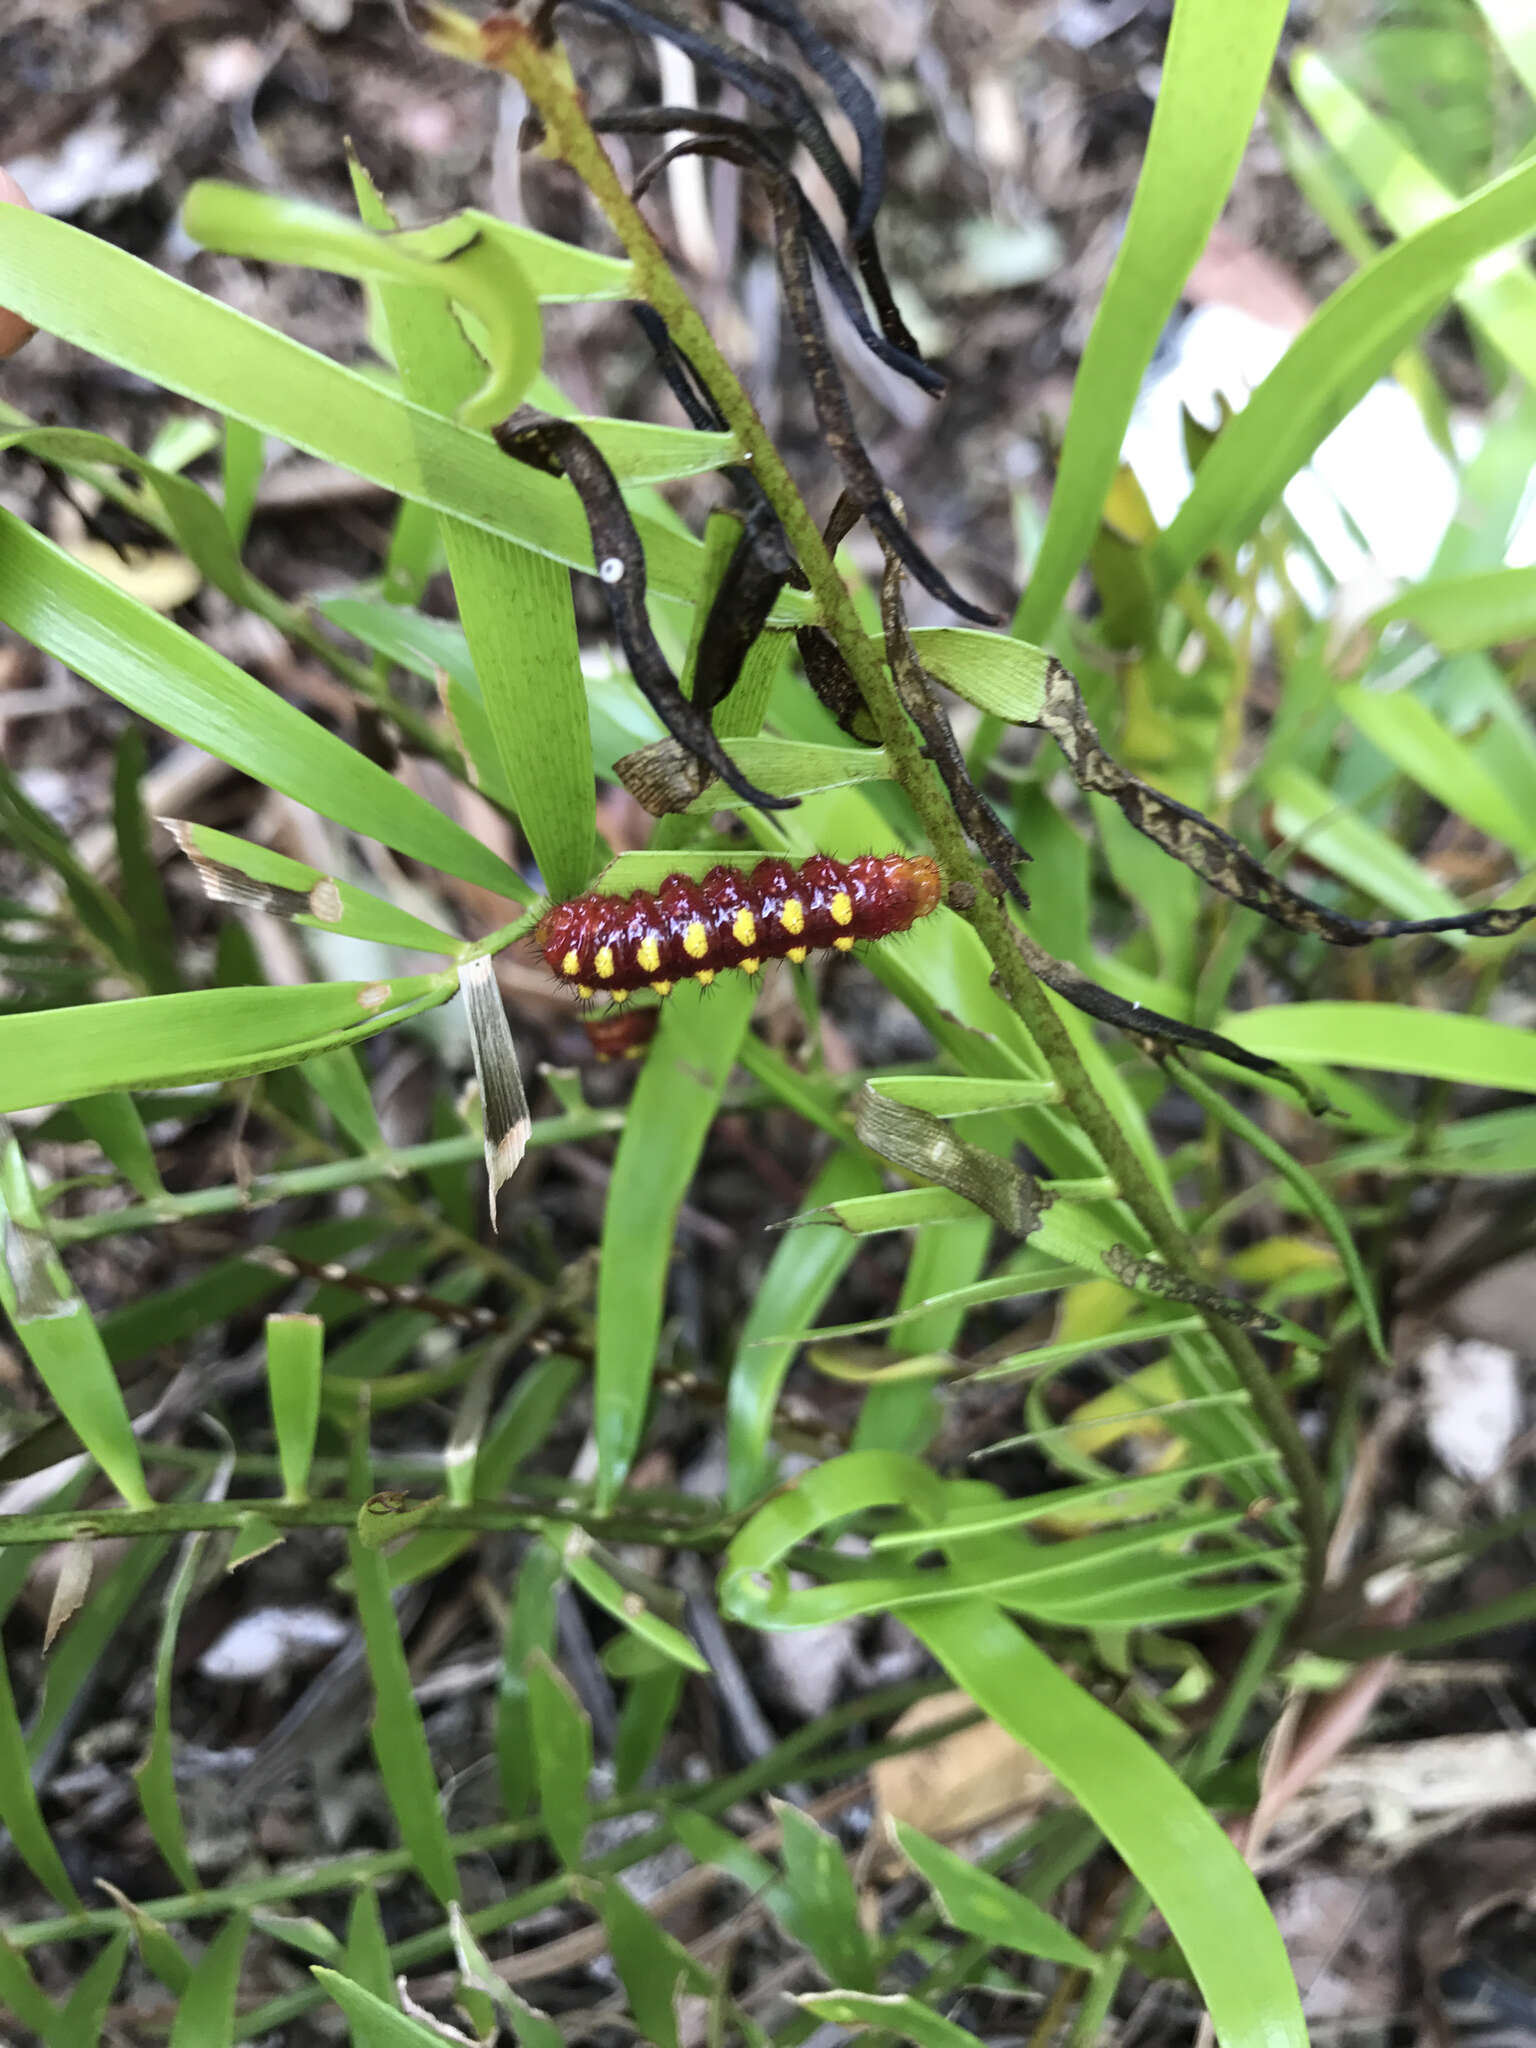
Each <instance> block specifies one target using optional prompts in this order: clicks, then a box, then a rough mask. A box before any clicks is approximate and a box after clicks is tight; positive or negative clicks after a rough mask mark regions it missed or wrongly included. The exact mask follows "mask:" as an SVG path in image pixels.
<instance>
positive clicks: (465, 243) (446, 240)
mask: <svg viewBox="0 0 1536 2048" xmlns="http://www.w3.org/2000/svg"><path fill="white" fill-rule="evenodd" d="M182 225H183V226H184V227H185V229H186V231H187V233H188V234H189V235H190V236H191V237H192V239H193V241H194V242H201V243H202V245H203V247H204V248H205V249H217V250H220V251H221V252H222V253H223V254H225V255H228V256H249V257H255V258H257V259H258V260H260V261H262V262H276V263H297V264H302V265H303V266H304V267H305V268H306V269H309V270H330V271H335V272H337V273H338V274H339V275H340V276H342V277H355V278H359V279H367V280H370V281H372V282H374V283H376V284H378V285H379V286H380V288H381V293H380V295H381V297H382V296H384V295H386V294H387V293H388V292H389V290H390V288H391V286H394V287H405V288H407V289H410V290H414V291H417V292H420V291H421V289H422V287H423V286H426V287H428V288H429V289H431V290H432V291H434V292H435V293H436V294H438V295H440V304H441V306H442V308H443V309H444V310H446V307H447V304H448V302H449V301H454V302H456V303H457V304H459V305H461V306H463V307H464V308H465V309H466V310H467V311H469V312H470V313H472V314H473V315H474V316H475V318H476V320H477V322H478V324H479V328H480V330H481V332H482V334H483V336H484V339H485V354H486V358H487V361H488V363H489V366H490V369H489V374H488V375H486V376H484V377H483V378H477V380H476V382H477V383H478V384H479V389H478V390H476V389H471V390H470V391H468V392H466V393H464V394H462V396H461V400H460V403H459V407H458V411H459V417H460V418H461V420H462V421H463V423H464V424H465V425H466V426H488V425H490V424H491V423H492V422H493V421H496V420H501V419H505V418H506V416H507V414H508V413H509V412H512V411H515V409H516V408H517V406H518V405H519V404H520V403H521V402H522V400H523V398H524V396H525V395H526V393H527V390H528V386H529V385H530V384H531V383H532V381H533V377H534V373H535V371H536V370H537V369H538V367H539V357H540V354H541V353H542V350H543V343H544V335H543V329H542V327H541V325H540V322H539V312H538V306H537V303H536V302H535V299H534V295H533V292H532V290H531V289H530V287H529V283H528V280H527V278H526V277H525V276H524V274H523V269H522V266H521V264H520V263H519V262H518V261H517V258H516V257H515V256H514V255H513V253H512V249H513V243H512V241H511V238H510V237H507V236H490V235H483V234H481V233H480V232H479V230H478V229H477V228H476V227H475V226H474V224H473V223H472V222H469V221H466V220H464V219H462V218H459V219H454V218H449V219H447V220H440V221H434V222H433V223H432V225H431V226H430V227H426V228H416V229H406V230H404V231H403V232H397V233H394V234H373V233H371V232H370V231H369V229H368V228H366V227H364V226H362V225H361V224H360V223H359V222H357V221H353V220H347V219H346V218H345V217H344V216H343V215H341V214H334V213H328V212H327V211H326V210H325V208H324V207H320V206H311V205H309V204H308V203H307V202H306V201H304V200H301V199H281V198H278V197H277V196H276V195H275V194H273V193H270V192H251V191H247V190H245V189H243V188H242V187H241V186H238V185H225V184H221V183H220V182H219V181H218V180H216V179H211V178H207V179H202V180H200V181H199V182H198V183H197V184H195V185H194V186H193V187H192V189H191V191H189V192H188V194H187V197H186V201H185V204H184V206H183V209H182ZM390 225H393V224H392V223H390ZM406 388H407V392H408V394H409V395H410V396H413V397H419V395H420V394H419V393H413V392H410V380H409V378H407V379H406ZM456 395H457V394H456ZM443 409H444V410H446V409H447V408H446V407H445V408H443Z"/></svg>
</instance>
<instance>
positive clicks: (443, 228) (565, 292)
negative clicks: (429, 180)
mask: <svg viewBox="0 0 1536 2048" xmlns="http://www.w3.org/2000/svg"><path fill="white" fill-rule="evenodd" d="M182 225H183V227H185V229H186V231H187V233H188V234H189V235H190V236H191V237H192V239H193V241H194V242H201V243H202V244H203V246H204V247H205V248H208V249H214V248H217V249H221V250H223V251H224V252H225V254H227V255H231V256H253V257H257V258H260V259H261V260H263V261H272V262H282V263H302V264H305V265H306V266H307V267H308V268H310V269H313V270H330V269H335V270H337V271H339V272H340V273H341V275H343V276H345V277H353V276H369V277H377V276H393V277H396V278H397V279H398V280H399V281H400V282H401V283H411V282H413V281H414V282H416V283H430V282H431V279H430V277H427V276H424V275H421V274H420V273H421V272H422V271H423V269H424V267H425V266H426V265H428V264H430V263H433V262H441V261H442V260H443V259H444V257H446V256H447V255H449V254H450V253H451V252H453V251H454V250H457V249H462V248H466V247H468V246H469V244H470V243H471V242H472V241H474V240H476V239H477V238H478V239H480V240H484V241H488V242H491V243H493V244H494V245H495V246H496V247H497V248H498V249H499V250H500V251H501V252H502V254H503V255H504V256H505V257H506V258H507V260H508V261H509V263H512V264H515V265H516V267H517V271H518V274H519V276H520V277H521V279H522V280H523V281H524V282H525V283H526V284H527V285H528V287H529V288H530V289H531V290H532V292H533V294H534V296H535V297H536V298H538V299H540V300H543V301H545V302H547V303H550V304H568V303H570V302H572V301H575V300H581V299H630V298H633V297H634V296H635V274H634V266H633V264H631V263H628V262H625V261H623V260H622V259H621V258H619V257H616V256H597V255H594V254H592V253H591V252H589V251H588V250H586V249H581V248H578V247H576V246H575V244H573V243H571V242H562V241H559V240H557V239H556V238H555V237H554V236H553V235H541V234H539V233H538V231H537V230H536V229H534V228H527V227H521V226H518V225H516V224H514V223H513V222H510V221H504V220H498V219H497V218H496V216H495V215H494V214H490V213H480V212H478V211H477V210H476V209H475V208H474V207H464V208H463V209H462V210H461V211H459V212H458V213H455V214H450V215H449V216H448V217H447V218H446V219H444V220H436V221H432V222H431V223H430V224H429V225H428V226H426V227H423V228H407V229H406V230H404V232H403V233H394V234H390V235H370V234H368V233H367V231H366V230H365V229H361V228H359V226H358V224H357V222H356V221H354V220H350V219H348V217H347V216H346V215H345V214H343V213H332V212H331V211H330V210H329V209H328V208H327V207H323V206H311V205H310V204H308V203H307V202H306V201H303V200H296V199H279V198H275V197H274V196H272V195H271V194H269V193H265V192H252V191H248V190H247V189H246V188H245V187H244V186H241V185H226V184H223V183H221V182H220V181H218V180H217V179H211V178H204V179H200V180H199V181H198V183H197V184H195V185H193V186H192V188H191V190H190V191H189V192H188V193H187V197H186V204H185V210H184V212H183V214H182ZM375 225H379V223H375ZM391 225H392V223H391ZM392 250H393V251H394V252H396V253H395V255H394V256H392V255H391V251H392ZM331 255H335V256H337V257H338V258H340V259H341V260H340V261H337V262H335V263H333V262H331V261H329V260H328V258H329V257H330V256H331ZM349 266H350V267H349ZM464 303H465V304H466V305H468V306H471V307H473V306H474V301H473V299H471V298H469V297H466V298H465V300H464ZM492 317H493V318H495V317H499V315H498V314H497V313H495V312H494V311H493V315H492ZM506 410H507V411H511V407H510V406H508V407H507V408H506Z"/></svg>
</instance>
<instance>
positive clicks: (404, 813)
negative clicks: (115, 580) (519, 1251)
mask: <svg viewBox="0 0 1536 2048" xmlns="http://www.w3.org/2000/svg"><path fill="white" fill-rule="evenodd" d="M11 211H12V212H19V211H20V209H19V208H14V207H13V208H12V209H11ZM4 226H5V224H4V222H0V240H3V236H4ZM0 618H3V619H4V620H5V622H6V623H7V624H8V625H10V626H13V627H14V628H15V629H16V631H17V632H18V633H20V634H21V635H22V637H23V638H24V639H27V640H30V641H32V642H33V644H34V645H35V646H38V647H41V648H43V649H44V650H45V652H47V653H49V654H53V655H56V656H57V657H58V659H59V660H60V661H62V662H63V663H64V664H65V666H66V667H67V668H72V669H74V670H75V671H76V672H77V673H78V674H80V675H82V676H85V677H86V678H87V679H88V680H89V681H90V682H93V683H95V684H96V685H97V687H98V688H99V689H102V690H105V691H106V693H107V694H108V696H110V697H115V698H116V699H117V701H118V702H119V703H120V704H126V705H128V707H129V708H130V709H131V710H134V711H137V712H138V713H139V714H140V716H141V717H143V718H147V719H149V720H150V721H151V722H152V723H154V724H157V725H162V726H164V727H165V728H166V730H167V731H169V732H173V733H175V734H176V735H177V736H178V738H181V739H184V740H190V741H191V742H192V744H193V745H194V746H199V747H202V748H203V749H204V750H205V751H206V752H207V753H210V754H213V755H215V756H216V757H217V758H218V759H219V760H222V761H229V762H231V763H233V764H234V765H235V766H236V767H238V768H239V769H240V770H241V771H242V772H243V773H244V774H247V775H253V776H255V777H256V778H257V780H258V781H261V782H265V783H267V784H268V785H269V786H270V787H271V788H273V789H279V790H281V791H282V792H283V793H284V795H286V796H291V797H292V798H293V799H294V800H295V802H297V803H301V804H306V805H308V807H309V808H310V809H311V810H313V811H318V812H319V813H320V814H321V815H322V816H323V817H328V818H334V819H335V820H336V822H337V823H338V824H342V825H347V826H350V827H351V829H352V830H353V831H356V832H363V833H366V834H368V835H369V836H370V837H371V838H375V839H379V840H382V841H383V842H384V844H385V845H387V846H393V847H394V848H396V850H397V851H399V852H401V853H408V854H410V855H411V856H412V858H413V859H416V860H420V861H425V862H427V863H428V864H429V865H430V866H433V867H439V868H442V869H444V870H445V871H446V872H447V873H449V874H454V875H458V876H460V877H461V878H462V879H463V880H465V881H471V882H478V883H479V884H480V885H481V887H483V888H486V889H490V890H493V891H495V892H496V893H497V894H498V895H502V896H511V897H512V898H513V899H514V900H515V901H517V902H525V901H526V900H527V897H528V889H527V885H526V884H525V883H524V882H523V881H522V879H521V878H520V877H519V876H518V875H517V874H516V872H515V870H513V869H512V868H509V867H508V866H507V864H506V863H505V861H502V860H499V859H498V858H497V857H496V855H495V854H493V853H491V852H490V851H489V849H488V848H486V847H484V846H482V845H481V844H480V842H479V841H478V840H477V839H474V838H472V837H471V835H470V834H469V833H468V832H466V831H465V830H464V828H463V827H462V826H461V825H456V824H454V823H453V821H452V819H450V818H448V817H446V816H445V815H444V814H443V813H442V812H441V811H439V810H437V809H435V808H434V807H433V805H431V804H430V803H428V802H427V800H426V798H425V797H420V796H417V795H416V794H415V792H414V791H413V790H410V789H407V788H406V786H405V784H404V783H402V782H397V781H396V780H395V779H394V777H393V776H391V775H387V774H386V773H385V772H384V770H383V769H382V768H380V767H379V766H378V765H377V763H375V762H373V761H370V760H368V759H367V757H366V756H365V755H363V754H360V753H358V752H357V751H356V749H355V748H352V747H349V746H347V745H346V743H345V742H344V741H342V740H339V739H337V737H336V736H335V734H334V733H329V732H327V731H326V730H325V728H324V726H322V725H318V724H316V722H315V721H314V720H313V719H311V718H306V717H305V715H304V713H303V712H302V711H298V710H296V709H295V708H294V706H293V705H292V704H289V703H288V702H287V701H286V700H285V699H284V698H282V697H279V696H278V694H277V692H276V691H275V690H269V689H267V688H265V687H264V686H263V685H262V684H261V683H258V682H257V681H256V680H255V679H254V678H253V677H251V676H248V675H246V674H245V672H244V671H243V670H242V669H238V668H236V667H235V665H234V663H233V662H231V661H226V660H225V658H224V656H223V655H221V654H216V653H215V652H214V650H213V649H212V648H211V647H208V646H205V645H204V643H203V642H202V641H200V640H195V639H193V637H192V635H191V634H190V633H187V632H184V631H183V630H182V628H181V627H180V626H177V625H174V624H172V622H171V621H170V620H169V619H165V618H162V617H161V616H160V614H159V613H158V612H153V611H151V610H150V609H149V607H148V606H147V605H143V604H140V603H139V602H138V600H137V599H136V598H132V597H129V596H128V595H127V594H126V592H124V591H121V590H118V589H117V588H116V587H115V586H114V585H113V584H111V583H109V582H107V580H106V578H105V577H102V576H98V575H96V574H95V572H94V571H93V570H90V569H87V568H85V567H84V566H83V564H81V563H79V562H76V561H74V560H73V559H72V558H71V557H70V556H69V555H67V554H65V552H64V550H63V549H62V548H59V547H56V546H55V545H54V544H53V542H52V541H49V540H45V539H44V538H43V536H42V535H41V534H39V533H34V532H33V531H32V529H31V528H30V527H27V526H24V525H23V524H22V522H21V521H20V520H19V519H17V518H16V517H15V515H14V514H13V513H10V512H0Z"/></svg>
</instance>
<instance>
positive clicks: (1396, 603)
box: [1370, 568, 1536, 702]
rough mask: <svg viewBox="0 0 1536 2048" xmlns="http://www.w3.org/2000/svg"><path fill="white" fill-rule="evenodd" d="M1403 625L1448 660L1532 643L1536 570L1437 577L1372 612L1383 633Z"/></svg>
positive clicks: (1535, 624)
mask: <svg viewBox="0 0 1536 2048" xmlns="http://www.w3.org/2000/svg"><path fill="white" fill-rule="evenodd" d="M1400 620H1401V621H1405V622H1406V623H1407V624H1408V625H1410V626H1417V628H1418V629H1419V631H1420V632H1421V633H1422V634H1423V635H1424V637H1425V639H1426V640H1433V641H1434V643H1435V645H1436V646H1437V647H1438V648H1439V649H1440V650H1441V652H1442V653H1444V654H1461V653H1465V652H1466V651H1467V650H1468V649H1469V648H1475V647H1499V646H1502V645H1503V644H1504V643H1505V642H1506V641H1511V640H1529V639H1531V638H1532V636H1533V635H1536V568H1531V569H1481V570H1478V571H1476V572H1475V573H1473V574H1469V575H1466V576H1432V577H1430V579H1429V581H1428V582H1427V583H1416V584H1415V585H1414V586H1413V587H1412V589H1410V590H1405V591H1404V592H1403V594H1402V596H1401V597H1394V598H1393V600H1392V602H1391V603H1390V604H1384V605H1382V606H1381V607H1380V609H1379V610H1377V611H1374V612H1372V614H1371V620H1370V623H1371V625H1372V626H1373V627H1375V628H1377V629H1378V630H1379V629H1380V628H1381V627H1383V626H1389V625H1392V624H1394V623H1396V622H1397V621H1400ZM1393 701H1394V702H1395V701H1396V700H1395V699H1394V700H1393Z"/></svg>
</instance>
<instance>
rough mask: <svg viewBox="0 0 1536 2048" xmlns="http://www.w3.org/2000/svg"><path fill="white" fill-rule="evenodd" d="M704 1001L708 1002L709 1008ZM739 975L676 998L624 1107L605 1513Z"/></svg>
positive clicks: (732, 1032) (736, 1026) (607, 1390)
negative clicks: (627, 1105) (627, 1104)
mask: <svg viewBox="0 0 1536 2048" xmlns="http://www.w3.org/2000/svg"><path fill="white" fill-rule="evenodd" d="M706 997H707V998H708V1000H707V1001H706V1000H705V998H706ZM755 997H756V990H755V988H754V987H753V984H752V982H751V981H750V980H749V979H748V977H747V976H746V975H728V976H727V977H726V979H725V980H724V981H723V982H722V983H721V984H720V986H719V987H717V988H713V989H708V990H704V989H700V988H698V987H697V985H696V984H690V985H689V986H688V987H687V988H684V989H679V990H678V992H677V994H676V995H674V996H673V997H672V998H671V999H670V1000H669V1001H668V1002H666V1003H665V1004H663V1006H662V1011H661V1025H660V1028H659V1029H658V1031H657V1033H656V1038H655V1041H654V1043H653V1045H652V1047H651V1051H650V1056H649V1058H648V1059H647V1060H646V1062H645V1064H644V1065H643V1066H642V1068H641V1069H640V1078H639V1080H638V1081H637V1082H636V1084H635V1092H634V1094H633V1096H632V1097H631V1098H630V1105H629V1117H628V1121H627V1122H626V1123H625V1126H624V1135H623V1136H622V1138H620V1140H619V1148H618V1152H617V1154H616V1155H615V1157H614V1162H613V1178H612V1180H611V1182H610V1183H609V1188H608V1204H607V1209H606V1212H605V1214H604V1218H603V1244H602V1263H601V1266H600V1267H599V1270H598V1283H597V1370H596V1387H595V1402H596V1414H595V1417H594V1423H593V1427H594V1430H595V1433H596V1437H597V1448H598V1498H599V1502H600V1504H602V1505H611V1503H612V1501H613V1499H614V1496H615V1495H616V1493H617V1492H618V1489H619V1487H620V1486H622V1484H623V1482H624V1479H625V1476H626V1474H627V1473H628V1471H629V1468H630V1465H631V1463H632V1461H633V1459H634V1455H635V1451H636V1449H637V1447H638V1445H639V1442H640V1433H641V1431H642V1429H643V1428H644V1425H645V1415H646V1410H647V1408H648V1407H649V1405H650V1395H651V1378H652V1374H653V1373H654V1371H655V1366H656V1344H657V1339H658V1337H659V1336H660V1334H661V1318H662V1308H663V1304H664V1302H665V1299H666V1288H667V1268H668V1265H669V1263H670V1260H671V1256H672V1238H673V1232H674V1230H675V1229H676V1225H677V1212H678V1209H679V1207H680V1206H681V1204H682V1199H683V1196H684V1194H685V1193H686V1192H687V1189H688V1183H689V1182H690V1181H691V1180H692V1178H693V1173H694V1168H695V1167H696V1166H697V1164H698V1161H699V1155H700V1153H701V1152H702V1150H703V1146H704V1140H705V1138H706V1137H707V1136H708V1134H709V1128H710V1125H711V1124H712V1123H713V1121H714V1118H715V1113H716V1111H717V1110H718V1109H719V1106H720V1098H721V1096H722V1094H723V1093H724V1091H725V1084H726V1081H727V1080H728V1079H729V1077H730V1072H731V1068H732V1066H733V1065H734V1064H735V1060H736V1050H737V1047H738V1046H739V1045H740V1043H741V1038H742V1034H743V1033H744V1032H745V1030H746V1028H747V1023H748V1019H749V1018H750V1017H751V1014H752V1005H753V1002H754V1000H755Z"/></svg>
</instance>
